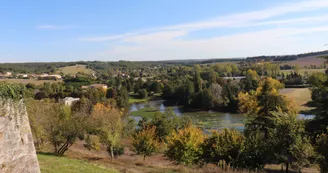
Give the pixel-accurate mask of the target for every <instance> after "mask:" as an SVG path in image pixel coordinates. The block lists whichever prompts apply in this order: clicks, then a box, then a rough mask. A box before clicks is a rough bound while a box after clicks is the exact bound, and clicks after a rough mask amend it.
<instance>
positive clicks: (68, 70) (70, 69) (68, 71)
mask: <svg viewBox="0 0 328 173" xmlns="http://www.w3.org/2000/svg"><path fill="white" fill-rule="evenodd" d="M78 72H81V73H84V74H92V73H93V71H92V70H91V69H88V68H87V67H86V66H85V65H75V66H66V67H61V68H59V69H57V73H63V74H64V75H75V74H77V73H78Z"/></svg>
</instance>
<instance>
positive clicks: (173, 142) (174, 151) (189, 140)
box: [165, 125, 204, 165]
mask: <svg viewBox="0 0 328 173" xmlns="http://www.w3.org/2000/svg"><path fill="white" fill-rule="evenodd" d="M203 142H204V135H203V132H202V130H200V129H198V128H196V127H193V126H192V125H189V126H188V127H186V128H184V129H181V130H179V131H178V132H173V133H171V135H170V136H168V137H167V148H168V150H167V151H166V152H165V155H166V156H167V157H168V158H169V159H170V160H175V161H176V162H177V163H179V164H184V165H191V164H195V163H198V162H199V161H200V160H201V156H202V154H203V151H202V148H201V144H202V143H203Z"/></svg>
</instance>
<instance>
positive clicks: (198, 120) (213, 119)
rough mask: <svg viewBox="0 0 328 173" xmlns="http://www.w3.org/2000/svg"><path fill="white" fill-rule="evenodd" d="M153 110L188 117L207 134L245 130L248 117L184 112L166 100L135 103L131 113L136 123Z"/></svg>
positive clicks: (309, 116) (305, 116)
mask: <svg viewBox="0 0 328 173" xmlns="http://www.w3.org/2000/svg"><path fill="white" fill-rule="evenodd" d="M147 108H153V109H154V110H156V111H160V112H164V111H165V110H166V109H167V108H171V109H172V110H173V111H174V113H175V114H177V115H178V116H187V117H189V118H190V119H191V120H192V121H193V124H195V125H196V126H198V127H201V128H202V129H203V130H204V131H205V132H210V131H212V130H219V129H223V128H234V129H236V130H239V131H243V130H244V127H245V126H244V125H245V121H246V116H244V115H242V114H232V113H223V112H216V111H196V112H188V111H184V110H183V109H182V107H179V106H166V105H165V104H164V100H152V101H149V102H145V103H134V104H132V105H131V106H130V112H131V113H132V112H134V116H131V117H133V118H134V120H135V121H137V122H138V121H139V120H140V119H141V115H138V114H139V112H140V114H142V110H143V109H147ZM313 117H314V116H312V115H304V114H299V116H298V118H299V119H312V118H313Z"/></svg>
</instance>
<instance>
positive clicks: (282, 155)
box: [270, 113, 314, 173]
mask: <svg viewBox="0 0 328 173" xmlns="http://www.w3.org/2000/svg"><path fill="white" fill-rule="evenodd" d="M273 119H274V123H275V127H276V128H275V129H276V130H275V131H274V132H273V137H272V139H271V140H270V141H272V143H271V146H272V147H274V154H275V157H276V158H277V161H278V162H279V163H283V164H285V166H286V173H288V171H289V166H291V167H292V168H293V169H294V170H297V171H300V170H301V169H302V168H303V167H304V166H306V165H308V164H309V163H310V162H309V158H311V157H312V156H313V155H314V153H313V147H312V146H311V144H310V141H309V139H307V138H306V136H305V131H304V125H303V123H302V122H301V121H299V120H297V119H296V116H295V115H288V114H287V113H274V114H273Z"/></svg>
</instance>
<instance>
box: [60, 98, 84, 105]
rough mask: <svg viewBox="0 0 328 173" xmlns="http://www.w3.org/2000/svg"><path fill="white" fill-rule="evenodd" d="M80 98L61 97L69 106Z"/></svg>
mask: <svg viewBox="0 0 328 173" xmlns="http://www.w3.org/2000/svg"><path fill="white" fill-rule="evenodd" d="M79 100H80V98H73V97H65V98H64V99H63V103H64V104H65V105H66V106H71V105H72V104H73V103H74V102H76V101H79Z"/></svg>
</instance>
